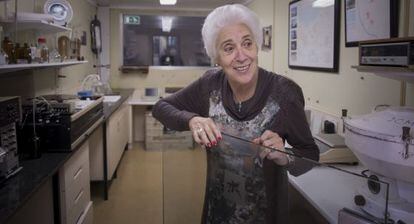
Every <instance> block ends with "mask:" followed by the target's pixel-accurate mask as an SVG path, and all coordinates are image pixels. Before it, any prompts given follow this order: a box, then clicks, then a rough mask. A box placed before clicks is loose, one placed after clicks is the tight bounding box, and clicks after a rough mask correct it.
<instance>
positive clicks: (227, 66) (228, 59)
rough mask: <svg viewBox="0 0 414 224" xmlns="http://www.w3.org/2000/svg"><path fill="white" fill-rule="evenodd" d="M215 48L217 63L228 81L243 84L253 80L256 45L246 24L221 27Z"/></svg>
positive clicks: (256, 72)
mask: <svg viewBox="0 0 414 224" xmlns="http://www.w3.org/2000/svg"><path fill="white" fill-rule="evenodd" d="M216 48H217V52H218V57H217V58H218V59H217V63H218V64H219V65H220V66H221V67H222V68H223V70H224V72H225V74H226V75H227V77H228V79H229V81H230V82H233V83H236V84H239V85H243V84H248V83H250V82H252V81H253V80H254V78H255V76H256V75H257V74H258V65H257V46H256V42H255V40H254V36H253V34H252V33H251V31H250V29H249V28H248V27H247V26H246V25H244V24H236V25H230V26H226V27H224V28H223V29H221V31H220V33H219V35H218V37H217V41H216Z"/></svg>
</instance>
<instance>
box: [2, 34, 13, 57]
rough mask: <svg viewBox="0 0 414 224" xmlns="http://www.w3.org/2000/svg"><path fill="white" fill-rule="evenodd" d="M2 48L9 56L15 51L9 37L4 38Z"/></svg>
mask: <svg viewBox="0 0 414 224" xmlns="http://www.w3.org/2000/svg"><path fill="white" fill-rule="evenodd" d="M1 48H2V49H3V51H4V52H5V53H6V54H7V55H8V56H10V54H11V52H12V50H13V43H12V42H11V41H10V39H9V37H4V39H3V42H2V44H1Z"/></svg>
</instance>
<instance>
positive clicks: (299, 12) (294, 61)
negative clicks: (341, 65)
mask: <svg viewBox="0 0 414 224" xmlns="http://www.w3.org/2000/svg"><path fill="white" fill-rule="evenodd" d="M339 13H340V1H339V0H298V1H293V2H291V3H290V4H289V33H288V35H289V50H288V53H289V55H288V57H289V67H290V68H293V69H308V70H318V71H326V72H337V71H338V59H339V22H340V17H339Z"/></svg>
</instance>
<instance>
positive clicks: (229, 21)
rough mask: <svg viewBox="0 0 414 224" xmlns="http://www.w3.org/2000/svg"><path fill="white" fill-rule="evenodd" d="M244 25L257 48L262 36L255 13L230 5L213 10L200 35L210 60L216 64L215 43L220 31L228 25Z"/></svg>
mask: <svg viewBox="0 0 414 224" xmlns="http://www.w3.org/2000/svg"><path fill="white" fill-rule="evenodd" d="M240 23H242V24H245V25H246V26H247V27H248V28H249V29H250V32H252V34H253V36H254V39H255V42H256V45H257V47H259V46H261V45H262V38H263V34H262V31H261V28H260V21H259V18H258V17H257V15H256V13H254V12H253V11H252V10H250V9H249V8H247V7H246V6H244V5H241V4H230V5H224V6H220V7H218V8H216V9H214V10H213V11H212V12H210V14H208V16H207V17H206V19H205V20H204V24H203V28H202V30H201V34H202V37H203V42H204V48H205V49H206V52H207V55H208V56H209V57H210V59H211V60H212V61H213V62H214V63H216V62H217V61H216V60H217V49H216V41H217V36H218V34H219V33H220V30H221V29H222V28H224V27H226V26H229V25H235V24H240Z"/></svg>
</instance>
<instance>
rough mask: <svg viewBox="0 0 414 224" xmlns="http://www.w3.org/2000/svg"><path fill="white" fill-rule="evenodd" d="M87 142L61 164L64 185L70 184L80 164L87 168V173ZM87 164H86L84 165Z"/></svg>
mask: <svg viewBox="0 0 414 224" xmlns="http://www.w3.org/2000/svg"><path fill="white" fill-rule="evenodd" d="M88 148H89V144H88V142H85V143H84V144H83V145H82V146H81V147H80V148H79V149H78V150H77V151H76V152H75V154H74V155H72V157H71V158H70V159H69V160H68V161H67V162H66V163H65V165H64V166H63V171H62V172H63V178H64V181H65V182H64V185H65V186H67V185H71V182H73V181H74V178H75V177H76V176H77V173H78V172H79V170H80V169H81V167H82V166H84V168H86V167H87V168H88V173H89V150H88ZM85 164H87V166H85Z"/></svg>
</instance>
